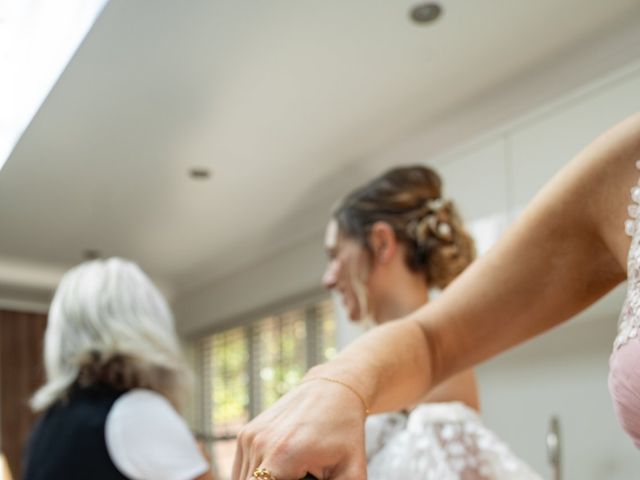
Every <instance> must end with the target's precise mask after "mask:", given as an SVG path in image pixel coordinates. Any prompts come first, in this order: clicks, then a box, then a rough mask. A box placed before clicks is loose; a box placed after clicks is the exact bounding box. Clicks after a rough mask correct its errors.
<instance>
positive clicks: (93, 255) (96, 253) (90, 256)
mask: <svg viewBox="0 0 640 480" xmlns="http://www.w3.org/2000/svg"><path fill="white" fill-rule="evenodd" d="M82 258H84V259H85V260H97V259H99V258H102V253H101V252H100V250H97V249H95V248H88V249H86V250H85V251H84V252H82Z"/></svg>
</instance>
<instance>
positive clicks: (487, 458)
mask: <svg viewBox="0 0 640 480" xmlns="http://www.w3.org/2000/svg"><path fill="white" fill-rule="evenodd" d="M365 428H366V430H365V432H366V450H367V459H368V464H369V465H368V478H369V480H397V479H411V480H507V479H509V480H542V477H540V476H539V475H537V474H536V473H535V472H534V471H533V470H532V469H531V468H530V467H529V466H528V465H526V464H525V463H524V462H523V461H522V460H520V459H519V458H518V457H516V456H515V455H514V454H513V453H512V452H511V450H510V449H509V447H507V445H506V444H505V443H504V442H502V441H501V440H500V439H499V438H498V437H497V436H496V435H495V434H494V433H493V432H491V431H490V430H489V429H487V428H486V427H485V426H484V425H483V424H482V421H481V420H480V417H479V416H478V414H477V413H476V412H474V411H473V410H471V409H470V408H468V407H466V406H465V405H464V404H462V403H459V402H452V403H429V404H426V403H425V404H421V405H419V406H417V407H416V408H415V409H413V410H412V411H411V413H409V414H405V413H385V414H381V415H372V416H371V417H369V418H368V419H367V423H366V427H365Z"/></svg>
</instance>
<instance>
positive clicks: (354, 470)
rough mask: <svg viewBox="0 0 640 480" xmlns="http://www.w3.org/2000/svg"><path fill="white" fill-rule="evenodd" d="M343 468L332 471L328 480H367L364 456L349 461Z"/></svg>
mask: <svg viewBox="0 0 640 480" xmlns="http://www.w3.org/2000/svg"><path fill="white" fill-rule="evenodd" d="M343 467H344V468H340V469H336V470H334V472H333V474H332V475H331V476H330V477H329V479H330V480H367V460H366V458H365V457H364V456H360V457H358V458H357V459H351V460H350V461H349V462H348V463H346V464H344V465H343Z"/></svg>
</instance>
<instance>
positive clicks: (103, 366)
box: [31, 258, 192, 411]
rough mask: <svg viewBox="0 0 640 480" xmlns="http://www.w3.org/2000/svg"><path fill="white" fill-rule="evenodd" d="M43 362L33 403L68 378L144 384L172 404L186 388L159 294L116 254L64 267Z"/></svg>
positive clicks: (46, 400) (56, 392)
mask: <svg viewBox="0 0 640 480" xmlns="http://www.w3.org/2000/svg"><path fill="white" fill-rule="evenodd" d="M44 364H45V371H46V382H45V384H44V385H43V386H42V387H40V389H38V391H37V392H36V393H35V395H34V396H33V398H32V400H31V406H32V408H33V409H34V410H36V411H39V410H43V409H46V408H48V407H49V406H51V405H52V404H53V403H55V402H56V401H58V400H60V399H63V398H65V397H66V396H67V394H68V392H69V390H70V389H71V388H72V387H73V386H74V384H79V385H80V386H88V385H92V384H97V383H101V384H106V385H109V386H111V387H113V388H116V389H118V390H130V389H132V388H148V389H151V390H154V391H156V392H158V393H160V394H162V395H164V396H165V397H166V398H167V399H168V400H169V401H170V402H171V403H172V404H173V405H174V406H175V407H176V408H177V409H180V408H182V407H183V406H184V401H185V400H186V397H187V396H188V394H189V393H190V386H191V378H192V377H191V373H190V371H189V369H188V367H187V364H186V362H185V360H184V357H183V354H182V351H181V348H180V345H179V341H178V337H177V334H176V332H175V326H174V320H173V315H172V314H171V310H170V309H169V306H168V305H167V302H166V300H165V299H164V297H163V296H162V294H161V293H160V292H159V291H158V289H157V288H156V287H155V286H154V285H153V283H152V282H151V280H150V279H149V278H148V277H147V276H146V275H145V274H144V272H143V271H142V270H141V269H140V268H139V267H138V266H137V265H136V264H135V263H132V262H129V261H127V260H123V259H121V258H110V259H106V260H93V261H89V262H85V263H82V264H80V265H78V266H77V267H75V268H73V269H71V270H70V271H68V272H67V273H66V274H65V275H64V277H63V278H62V280H61V282H60V284H59V285H58V288H57V290H56V293H55V296H54V298H53V301H52V303H51V308H50V310H49V317H48V324H47V329H46V333H45V339H44Z"/></svg>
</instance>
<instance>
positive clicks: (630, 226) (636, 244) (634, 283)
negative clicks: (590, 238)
mask: <svg viewBox="0 0 640 480" xmlns="http://www.w3.org/2000/svg"><path fill="white" fill-rule="evenodd" d="M636 168H637V169H638V170H640V160H639V161H637V162H636ZM638 183H639V184H640V181H639V182H638ZM631 200H633V202H634V203H632V204H631V205H629V207H628V211H629V217H631V218H629V219H627V220H626V221H625V223H624V230H625V232H626V234H627V235H629V236H631V246H630V247H629V255H628V257H627V296H626V298H625V301H624V305H623V306H622V311H621V312H620V319H619V321H618V335H617V336H616V339H615V341H614V342H613V348H614V350H617V349H618V348H620V347H621V346H623V345H624V344H625V343H627V342H628V341H629V340H630V339H631V338H634V337H636V336H637V335H638V329H640V228H637V227H638V218H639V217H640V205H639V204H640V185H636V186H635V187H633V188H632V189H631Z"/></svg>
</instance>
